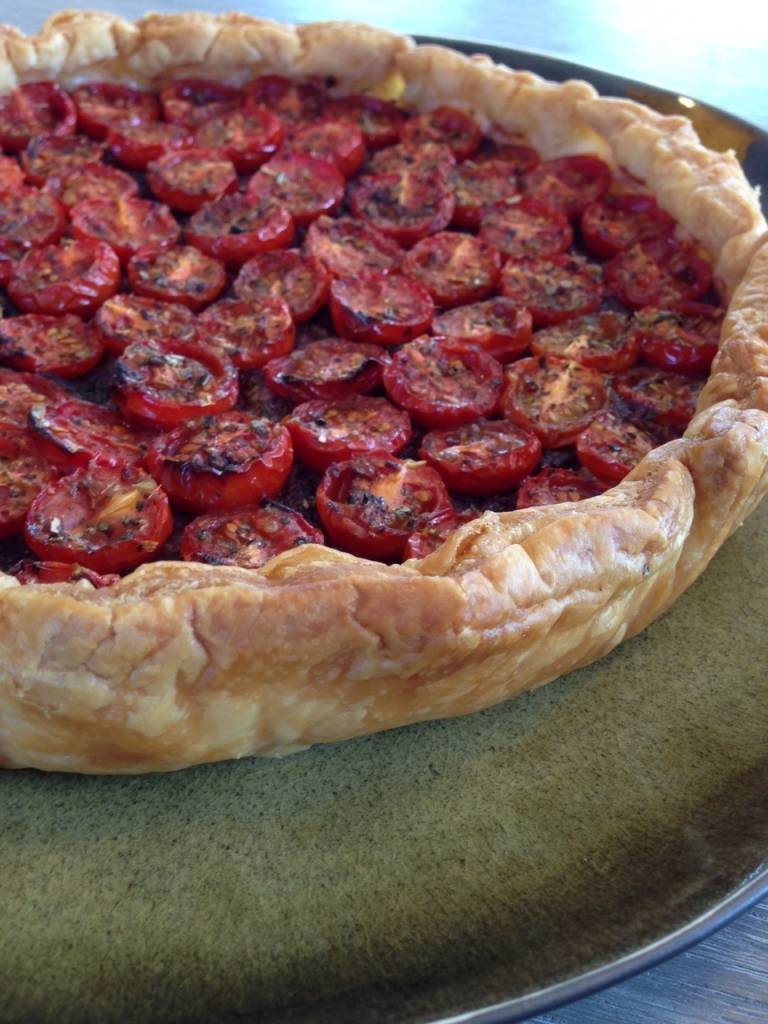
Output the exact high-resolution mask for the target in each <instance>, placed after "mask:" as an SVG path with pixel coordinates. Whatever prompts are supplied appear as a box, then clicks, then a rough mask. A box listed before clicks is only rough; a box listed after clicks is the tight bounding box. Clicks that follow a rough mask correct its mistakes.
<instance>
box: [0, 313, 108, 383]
mask: <svg viewBox="0 0 768 1024" xmlns="http://www.w3.org/2000/svg"><path fill="white" fill-rule="evenodd" d="M103 355H104V342H103V341H102V339H101V335H100V334H99V332H98V331H97V330H95V329H94V328H93V327H91V325H90V324H86V323H84V322H83V321H82V320H81V319H80V317H79V316H71V315H70V316H42V315H40V314H38V313H29V314H28V315H27V316H14V317H10V318H9V319H7V320H0V359H2V360H3V361H4V362H6V363H8V364H9V365H10V366H13V367H14V368H15V369H16V370H26V371H30V372H32V373H55V374H57V375H58V376H59V377H82V375H83V374H84V373H88V371H89V370H92V369H93V368H94V366H95V365H96V364H97V363H98V362H99V360H100V359H101V357H102V356H103Z"/></svg>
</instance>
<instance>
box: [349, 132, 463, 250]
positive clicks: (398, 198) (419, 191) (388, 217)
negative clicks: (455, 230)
mask: <svg viewBox="0 0 768 1024" xmlns="http://www.w3.org/2000/svg"><path fill="white" fill-rule="evenodd" d="M382 152H383V151H382ZM349 206H350V209H351V210H352V212H353V213H354V214H355V216H356V217H361V218H362V219H363V220H365V221H367V222H368V223H369V224H371V225H372V226H373V227H374V228H376V229H377V230H378V231H381V233H382V234H384V235H387V237H388V238H393V239H394V240H395V241H396V242H399V243H400V245H405V246H411V245H414V244H415V243H416V242H418V241H419V239H421V238H426V237H427V235H433V234H434V233H435V232H436V231H442V230H443V229H444V228H447V227H448V225H449V224H450V222H451V219H452V217H453V209H454V199H453V194H452V192H451V190H450V187H449V185H448V184H447V181H446V179H445V178H444V177H443V176H442V175H441V174H439V173H437V172H435V171H429V172H421V171H412V170H411V171H402V172H399V173H398V172H390V173H386V174H369V175H366V176H364V177H362V178H359V179H358V180H357V181H356V182H355V184H354V186H353V188H352V190H351V192H350V195H349Z"/></svg>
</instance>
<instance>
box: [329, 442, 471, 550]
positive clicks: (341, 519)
mask: <svg viewBox="0 0 768 1024" xmlns="http://www.w3.org/2000/svg"><path fill="white" fill-rule="evenodd" d="M450 508H451V501H450V498H449V497H448V492H447V491H446V489H445V484H444V483H443V481H442V480H441V479H440V476H439V474H438V473H436V472H435V470H434V469H431V468H430V467H429V466H425V465H424V464H423V463H417V462H408V461H401V460H400V459H395V458H393V457H392V456H388V455H375V456H358V457H357V458H354V459H350V460H348V461H347V462H334V463H333V464H332V465H330V466H329V467H328V469H327V470H326V471H325V475H324V476H323V479H322V481H321V482H320V486H319V487H318V489H317V512H318V515H319V516H320V521H321V522H322V524H323V528H324V529H325V532H326V533H327V535H328V537H329V538H330V539H331V540H332V541H333V543H334V544H336V545H338V547H340V548H342V550H344V551H349V552H351V554H353V555H358V556H359V557H361V558H375V559H379V560H381V561H395V560H398V559H400V558H401V557H402V555H403V551H404V549H405V545H406V543H407V542H408V538H409V537H410V535H411V534H412V533H413V532H414V530H416V529H418V527H419V525H420V523H421V522H423V521H424V520H425V519H427V518H431V517H432V516H434V515H435V514H436V513H438V512H441V511H442V510H444V509H450Z"/></svg>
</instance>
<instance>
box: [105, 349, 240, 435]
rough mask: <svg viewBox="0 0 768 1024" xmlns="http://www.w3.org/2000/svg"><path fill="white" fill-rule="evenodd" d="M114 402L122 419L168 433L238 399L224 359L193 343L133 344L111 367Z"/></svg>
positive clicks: (232, 369) (223, 409)
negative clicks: (157, 428) (113, 367)
mask: <svg viewBox="0 0 768 1024" xmlns="http://www.w3.org/2000/svg"><path fill="white" fill-rule="evenodd" d="M114 387H115V394H114V399H115V404H116V405H117V407H118V408H119V409H120V411H121V413H122V414H123V416H125V417H126V419H128V420H131V421H132V422H137V423H139V424H141V425H143V426H147V427H160V428H161V429H163V430H170V429H172V428H173V427H176V426H178V425H179V424H180V423H185V422H186V421H187V420H189V419H193V418H195V417H199V416H213V415H214V414H215V413H218V412H226V411H228V410H229V409H231V408H232V407H233V406H234V404H235V402H236V401H237V371H236V369H235V367H234V366H233V365H232V363H231V362H230V361H229V360H228V359H227V358H226V356H224V355H222V354H220V353H218V352H216V351H215V350H213V349H209V348H204V347H203V346H202V345H199V344H197V343H194V342H184V341H165V342H141V341H135V342H133V344H131V345H128V346H127V348H126V349H125V350H124V351H123V353H122V355H120V357H119V358H118V360H117V363H116V364H115V376H114Z"/></svg>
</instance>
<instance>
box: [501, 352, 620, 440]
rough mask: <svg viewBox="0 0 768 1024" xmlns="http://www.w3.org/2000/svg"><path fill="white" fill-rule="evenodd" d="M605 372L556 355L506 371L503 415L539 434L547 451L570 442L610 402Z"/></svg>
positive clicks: (520, 363)
mask: <svg viewBox="0 0 768 1024" xmlns="http://www.w3.org/2000/svg"><path fill="white" fill-rule="evenodd" d="M607 397H608V396H607V392H606V389H605V382H604V380H603V376H602V374H601V373H598V372H597V371H596V370H590V369H589V368H588V367H586V366H581V365H580V364H579V363H574V362H568V361H566V360H565V359H558V358H557V357H555V356H542V357H538V358H536V357H533V358H530V359H519V360H518V361H517V362H515V363H510V364H509V366H507V368H506V386H505V389H504V394H503V395H502V398H501V405H500V409H501V414H502V416H504V417H506V418H507V419H510V420H512V422H513V423H518V424H520V426H523V427H527V428H528V429H529V430H532V431H533V432H534V434H537V435H538V437H539V439H540V440H541V443H542V444H543V445H544V447H545V448H562V447H563V446H564V445H569V444H572V443H573V442H574V441H575V440H576V438H577V437H578V436H579V434H580V433H581V431H582V430H585V429H586V428H587V427H588V426H589V424H590V423H591V422H592V420H593V419H594V418H595V416H597V414H598V413H599V412H600V410H601V409H602V408H603V407H604V406H605V403H606V400H607Z"/></svg>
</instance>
